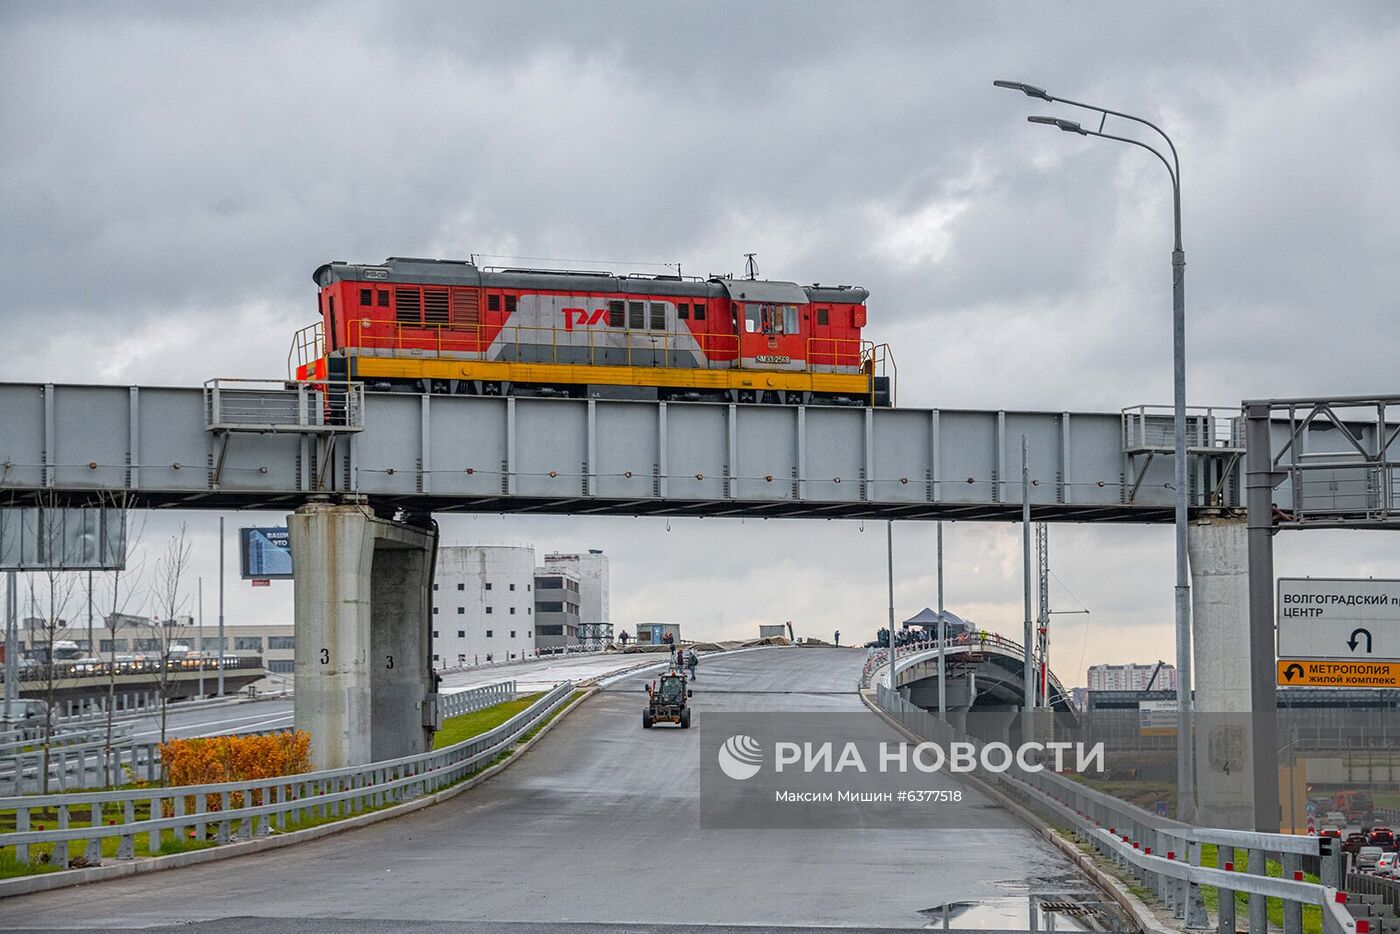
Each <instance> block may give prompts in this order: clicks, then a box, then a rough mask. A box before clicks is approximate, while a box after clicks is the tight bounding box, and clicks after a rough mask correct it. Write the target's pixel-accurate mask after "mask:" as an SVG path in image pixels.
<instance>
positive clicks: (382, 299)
mask: <svg viewBox="0 0 1400 934" xmlns="http://www.w3.org/2000/svg"><path fill="white" fill-rule="evenodd" d="M378 291H379V307H380V308H388V307H389V290H388V289H379V290H378Z"/></svg>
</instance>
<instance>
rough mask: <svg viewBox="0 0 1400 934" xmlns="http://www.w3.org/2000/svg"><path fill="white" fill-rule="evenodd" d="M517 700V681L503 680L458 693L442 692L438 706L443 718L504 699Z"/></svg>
mask: <svg viewBox="0 0 1400 934" xmlns="http://www.w3.org/2000/svg"><path fill="white" fill-rule="evenodd" d="M509 700H515V682H514V681H502V682H501V683H499V684H488V685H486V686H485V687H480V688H472V689H471V690H469V691H458V692H457V693H456V694H442V695H439V697H438V707H439V708H440V709H441V710H442V716H443V719H446V718H448V717H460V716H461V715H462V714H464V713H471V712H472V711H474V710H485V709H486V708H487V707H492V706H494V705H496V704H499V703H501V702H503V701H509Z"/></svg>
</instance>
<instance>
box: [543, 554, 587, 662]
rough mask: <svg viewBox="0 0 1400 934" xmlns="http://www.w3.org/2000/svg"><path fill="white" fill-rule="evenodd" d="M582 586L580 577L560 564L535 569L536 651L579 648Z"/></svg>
mask: <svg viewBox="0 0 1400 934" xmlns="http://www.w3.org/2000/svg"><path fill="white" fill-rule="evenodd" d="M546 560H548V559H546ZM579 587H580V581H579V576H578V574H577V573H576V572H575V571H574V570H573V569H572V568H568V567H563V566H560V565H554V566H552V567H551V566H548V565H546V566H545V567H539V568H535V647H536V648H537V649H541V650H546V649H547V650H558V649H567V648H568V647H570V646H575V645H578V642H579Z"/></svg>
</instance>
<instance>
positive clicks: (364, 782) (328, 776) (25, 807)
mask: <svg viewBox="0 0 1400 934" xmlns="http://www.w3.org/2000/svg"><path fill="white" fill-rule="evenodd" d="M573 691H574V685H573V682H564V683H563V684H560V685H558V686H557V687H555V688H554V689H553V690H551V691H550V692H549V693H548V694H546V695H545V696H544V697H541V698H540V699H539V700H538V701H536V702H535V703H534V704H532V705H530V707H529V708H527V709H526V710H523V711H521V712H520V713H518V714H516V715H515V716H514V717H512V718H510V719H509V720H507V721H506V722H505V723H503V724H501V725H500V726H498V727H496V728H495V729H492V730H489V731H487V732H486V733H482V734H481V735H479V736H475V737H472V738H471V739H466V740H463V741H462V742H460V743H456V744H454V745H452V746H448V747H445V748H443V749H435V750H432V751H430V752H425V753H419V754H417V755H413V756H405V757H403V758H399V759H390V760H386V761H383V762H371V763H369V764H367V765H357V766H348V767H346V768H341V769H328V770H324V771H320V772H306V773H303V774H300V775H283V776H278V777H275V778H265V779H256V780H252V781H241V782H223V783H219V784H211V785H182V786H172V787H166V788H159V787H157V788H132V789H123V790H120V791H96V792H78V793H74V794H62V795H44V796H34V795H22V796H11V797H5V798H0V814H5V813H8V812H13V813H14V815H15V828H16V829H15V830H14V831H13V832H10V833H0V853H13V855H14V858H15V860H16V861H17V862H19V863H20V864H21V865H29V864H30V862H31V855H32V854H31V849H30V848H31V847H33V846H35V845H36V844H44V843H50V844H56V846H55V848H54V857H53V862H54V863H55V864H57V865H58V866H60V867H62V868H65V869H66V868H68V867H69V865H70V853H69V849H70V846H71V844H72V843H73V842H74V841H78V842H80V843H81V844H82V850H83V858H84V859H85V861H86V862H87V863H88V864H89V865H97V864H99V863H100V862H101V861H102V841H103V840H106V839H110V838H116V839H117V841H118V843H117V857H116V858H117V859H132V858H134V857H135V854H136V838H137V837H138V836H142V835H146V836H147V839H148V841H149V848H150V849H151V850H152V851H153V852H158V851H159V850H160V848H161V844H162V839H163V835H164V834H165V832H166V831H171V832H172V833H173V838H174V839H176V840H184V839H186V837H187V836H188V835H189V834H190V833H191V832H192V833H193V835H194V837H195V838H196V839H198V840H211V839H212V842H214V843H216V844H223V843H228V842H229V841H230V840H235V839H251V838H252V837H254V836H264V835H267V834H269V833H271V832H272V831H273V828H274V827H275V828H276V829H277V830H279V831H280V830H285V829H286V827H287V824H288V820H289V818H290V820H291V821H292V822H294V823H299V822H301V821H304V820H307V819H310V818H317V817H319V818H326V817H348V816H351V815H353V814H356V813H360V812H362V811H364V810H366V809H367V808H378V807H382V806H385V805H391V804H396V803H399V802H401V801H407V800H410V799H412V798H417V797H422V796H424V795H429V794H433V793H434V792H436V791H438V790H440V789H442V788H445V787H447V786H448V785H451V784H454V783H456V782H457V781H460V780H461V779H463V778H466V777H467V775H468V774H469V773H471V772H472V771H475V770H476V769H478V768H480V767H484V766H485V765H489V764H490V762H491V760H492V759H493V758H495V756H496V755H497V754H498V753H500V752H503V751H504V750H506V749H507V748H509V747H510V746H511V745H513V744H514V743H515V742H516V741H517V740H518V739H519V738H520V737H521V736H522V735H524V734H525V733H526V732H528V731H529V730H530V729H531V728H533V727H534V726H535V725H537V724H538V723H539V722H540V721H541V720H543V719H544V718H545V717H547V716H548V715H549V714H551V713H553V712H554V711H555V710H557V709H559V708H560V707H561V706H562V705H563V704H565V703H566V702H567V701H568V699H569V698H570V696H571V695H572V694H573ZM138 804H139V805H142V806H143V810H144V812H145V816H144V817H138V810H137V805H138ZM211 805H213V806H211ZM75 810H76V811H79V812H88V813H89V814H90V815H91V820H90V825H89V826H85V827H72V826H70V816H71V815H72V813H73V812H74V811H75ZM47 811H54V812H55V813H56V815H57V825H58V826H57V827H56V828H53V829H49V828H48V827H45V829H43V830H37V829H33V827H34V825H35V822H36V818H35V816H36V814H40V813H44V812H47ZM109 821H111V823H108V822H109ZM211 828H212V834H213V836H212V838H211V837H210V829H211Z"/></svg>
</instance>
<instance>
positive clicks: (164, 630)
mask: <svg viewBox="0 0 1400 934" xmlns="http://www.w3.org/2000/svg"><path fill="white" fill-rule="evenodd" d="M193 550H194V546H193V544H192V543H191V542H190V540H189V529H188V527H187V526H186V525H185V524H184V523H181V524H180V533H179V534H178V535H172V536H171V537H170V540H169V541H167V542H166V545H165V553H164V554H162V555H161V557H160V559H159V560H158V561H156V566H155V578H154V580H153V581H152V583H151V600H152V605H153V607H154V609H155V612H156V616H157V618H156V619H155V620H154V626H153V628H152V631H153V632H154V633H155V636H156V639H157V642H156V645H157V646H158V648H159V650H160V668H159V670H158V671H157V672H156V683H157V685H158V691H157V693H158V696H159V700H160V741H161V742H162V743H164V742H165V729H166V717H167V714H168V712H169V706H170V695H171V693H172V691H173V690H174V688H175V686H176V684H177V681H176V680H175V678H174V677H173V674H174V672H173V671H172V670H171V665H170V661H171V659H172V657H173V649H174V646H175V643H176V633H177V630H178V627H179V616H180V612H181V611H182V610H183V609H184V608H185V605H186V603H187V602H188V600H189V597H188V595H187V594H184V593H182V592H181V590H182V586H183V580H184V577H185V574H186V573H187V572H188V571H189V569H190V555H191V553H192V552H193Z"/></svg>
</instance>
